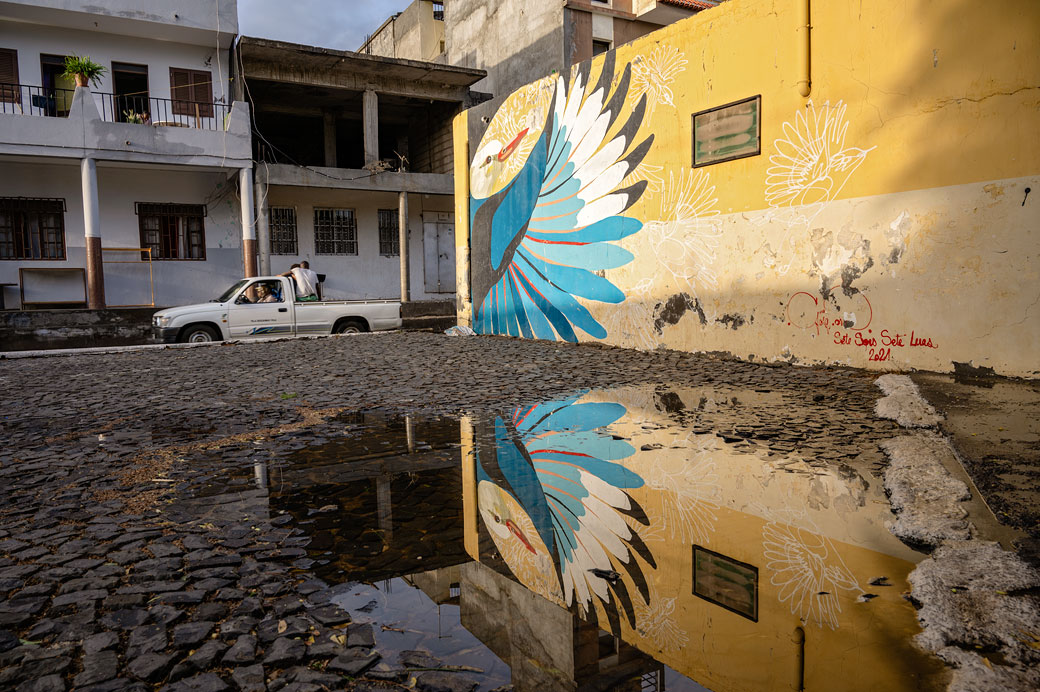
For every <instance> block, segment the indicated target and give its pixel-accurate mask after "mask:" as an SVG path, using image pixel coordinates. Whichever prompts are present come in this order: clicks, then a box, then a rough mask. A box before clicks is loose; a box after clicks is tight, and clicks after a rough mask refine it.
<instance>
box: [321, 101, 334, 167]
mask: <svg viewBox="0 0 1040 692" xmlns="http://www.w3.org/2000/svg"><path fill="white" fill-rule="evenodd" d="M321 117H322V124H323V125H324V132H325V165H326V166H328V167H329V168H335V167H336V114H335V113H329V112H328V111H325V112H324V113H322V115H321Z"/></svg>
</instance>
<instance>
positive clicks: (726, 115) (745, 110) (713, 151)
mask: <svg viewBox="0 0 1040 692" xmlns="http://www.w3.org/2000/svg"><path fill="white" fill-rule="evenodd" d="M761 153H762V97H761V96H752V97H751V98H748V99H744V100H743V101H734V102H733V103H727V104H726V105H724V106H717V107H715V108H709V109H708V110H706V111H701V112H700V113H694V114H693V167H694V168H699V167H700V166H710V165H711V164H713V163H722V162H723V161H732V160H733V159H742V158H744V157H745V156H757V155H758V154H761Z"/></svg>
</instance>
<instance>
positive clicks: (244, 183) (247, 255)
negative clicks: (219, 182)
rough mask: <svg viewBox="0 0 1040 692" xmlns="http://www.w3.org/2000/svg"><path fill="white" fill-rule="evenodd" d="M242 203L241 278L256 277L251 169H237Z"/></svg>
mask: <svg viewBox="0 0 1040 692" xmlns="http://www.w3.org/2000/svg"><path fill="white" fill-rule="evenodd" d="M238 196H239V197H240V198H241V201H242V276H244V277H246V278H249V277H250V276H256V225H255V224H254V223H253V169H252V168H240V169H238Z"/></svg>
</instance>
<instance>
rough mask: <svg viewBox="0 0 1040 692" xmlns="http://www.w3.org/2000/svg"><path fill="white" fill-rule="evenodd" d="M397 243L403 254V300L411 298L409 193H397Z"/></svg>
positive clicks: (405, 301) (406, 300)
mask: <svg viewBox="0 0 1040 692" xmlns="http://www.w3.org/2000/svg"><path fill="white" fill-rule="evenodd" d="M397 244H398V246H399V250H400V252H399V254H400V256H401V302H402V303H407V302H408V301H409V300H411V295H410V293H409V290H408V193H407V192H405V191H403V190H402V191H401V192H398V193H397Z"/></svg>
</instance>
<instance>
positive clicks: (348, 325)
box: [332, 320, 368, 334]
mask: <svg viewBox="0 0 1040 692" xmlns="http://www.w3.org/2000/svg"><path fill="white" fill-rule="evenodd" d="M367 331H368V326H367V325H366V324H365V323H364V322H362V321H361V320H343V321H342V322H339V323H337V324H336V328H335V329H333V330H332V333H333V334H361V333H363V332H367Z"/></svg>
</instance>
